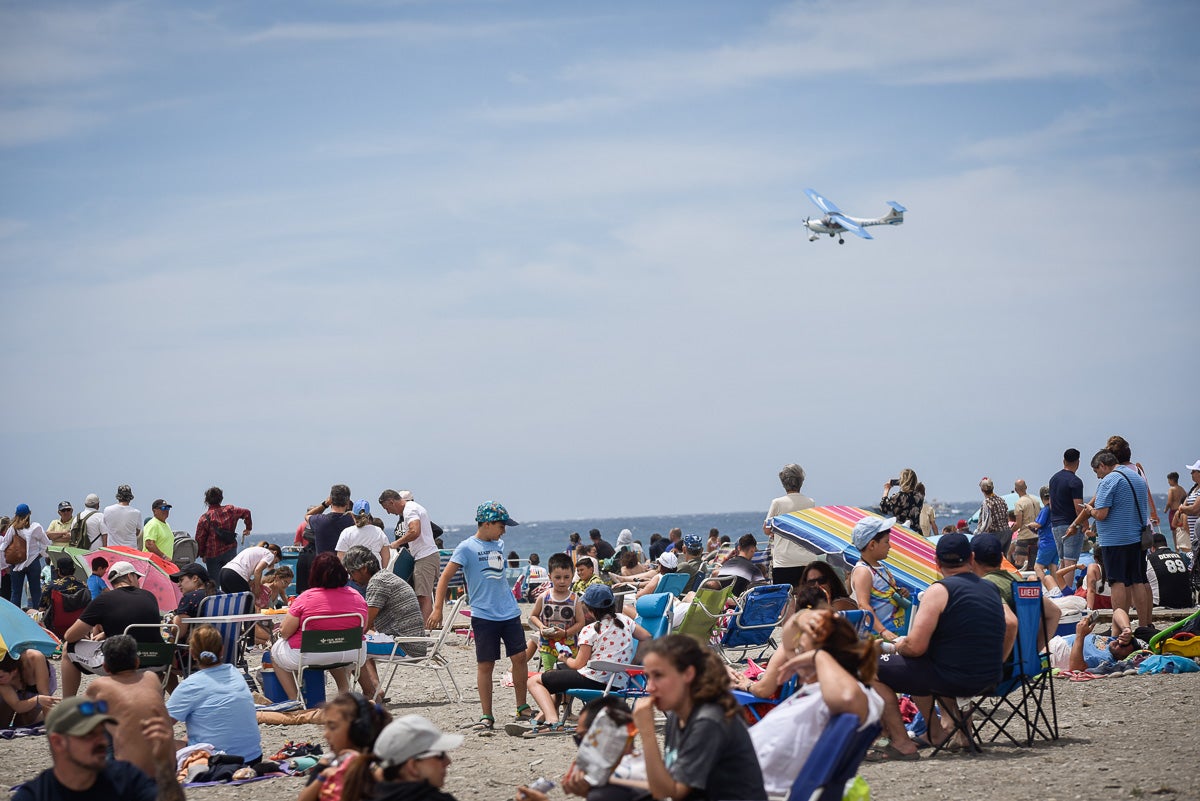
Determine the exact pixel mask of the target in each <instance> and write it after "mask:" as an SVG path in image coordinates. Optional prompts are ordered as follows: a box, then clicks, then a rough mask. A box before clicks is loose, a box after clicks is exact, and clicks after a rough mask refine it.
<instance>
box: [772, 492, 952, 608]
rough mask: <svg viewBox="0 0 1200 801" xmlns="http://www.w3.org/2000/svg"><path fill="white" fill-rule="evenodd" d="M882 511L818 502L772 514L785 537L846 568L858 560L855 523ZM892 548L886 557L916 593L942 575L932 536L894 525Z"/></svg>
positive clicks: (899, 580) (898, 577)
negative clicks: (852, 535)
mask: <svg viewBox="0 0 1200 801" xmlns="http://www.w3.org/2000/svg"><path fill="white" fill-rule="evenodd" d="M864 517H879V515H877V514H874V513H872V512H868V511H867V510H865V509H859V508H857V507H854V506H818V507H816V508H813V509H805V510H804V511H802V512H791V513H789V514H786V515H779V516H777V517H773V518H771V527H772V528H773V529H775V531H776V533H777V534H778V535H780V536H782V537H787V538H788V539H789V540H792V541H793V542H796V543H799V544H800V545H803V546H804V547H805V548H807V549H809V550H810V551H813V552H815V553H822V554H827V555H828V556H829V561H830V562H831V563H832V564H836V565H839V566H841V567H843V568H844V569H846V570H847V571H848V570H849V569H850V568H852V567H854V565H856V564H858V560H859V558H860V557H859V553H858V549H857V548H855V547H854V545H853V544H851V542H850V532H851V531H852V530H853V529H854V524H855V523H857V522H858V521H859V520H862V519H863V518H864ZM891 541H892V550H891V553H889V554H888V557H887V559H884V560H883V561H884V562H885V563H886V564H887V566H888V567H889V568H891V570H892V575H894V576H895V577H896V582H897V583H898V584H899V585H900V586H901V587H905V588H906V589H908V590H909V591H910V592H912V593H913V594H914V595H915V594H916V593H920V592H924V591H925V590H927V589H929V585H930V584H932V583H933V582H935V581H937V580H938V579H940V578H942V574H941V572H940V571H939V570H938V569H937V562H936V560H935V559H934V549H933V545H932V544H931V543H930V542H929V540H927V539H925V538H924V537H923V536H921V535H920V534H918V533H917V532H915V531H913V530H912V529H910V528H905V527H904V526H892V532H891Z"/></svg>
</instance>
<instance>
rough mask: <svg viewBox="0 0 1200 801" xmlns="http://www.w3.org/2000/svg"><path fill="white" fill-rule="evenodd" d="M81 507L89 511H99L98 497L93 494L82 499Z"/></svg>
mask: <svg viewBox="0 0 1200 801" xmlns="http://www.w3.org/2000/svg"><path fill="white" fill-rule="evenodd" d="M83 505H84V506H86V507H88V508H89V509H99V508H100V496H99V495H97V494H96V493H94V492H93V493H90V494H89V495H88V496H87V497H86V498H84V499H83Z"/></svg>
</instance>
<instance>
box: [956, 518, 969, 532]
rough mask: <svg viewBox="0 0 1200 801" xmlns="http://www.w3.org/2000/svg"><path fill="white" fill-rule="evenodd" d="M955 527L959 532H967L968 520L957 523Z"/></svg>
mask: <svg viewBox="0 0 1200 801" xmlns="http://www.w3.org/2000/svg"><path fill="white" fill-rule="evenodd" d="M954 527H955V528H956V529H958V530H959V531H965V530H966V528H967V521H966V520H959V521H958V522H957V523H955V524H954Z"/></svg>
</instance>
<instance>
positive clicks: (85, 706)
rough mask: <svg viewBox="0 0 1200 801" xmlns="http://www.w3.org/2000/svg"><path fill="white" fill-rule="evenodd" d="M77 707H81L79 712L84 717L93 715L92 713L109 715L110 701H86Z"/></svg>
mask: <svg viewBox="0 0 1200 801" xmlns="http://www.w3.org/2000/svg"><path fill="white" fill-rule="evenodd" d="M77 708H78V709H79V714H81V715H83V716H84V717H91V716H92V715H107V714H108V701H84V702H83V703H82V704H80V705H79V706H78V707H77Z"/></svg>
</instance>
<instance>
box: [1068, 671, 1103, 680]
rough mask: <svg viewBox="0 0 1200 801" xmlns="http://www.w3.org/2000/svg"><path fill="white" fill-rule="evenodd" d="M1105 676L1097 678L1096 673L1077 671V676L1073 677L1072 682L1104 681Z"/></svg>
mask: <svg viewBox="0 0 1200 801" xmlns="http://www.w3.org/2000/svg"><path fill="white" fill-rule="evenodd" d="M1102 678H1104V677H1103V676H1097V675H1095V674H1094V673H1088V672H1087V671H1086V670H1077V671H1075V675H1074V676H1072V677H1071V681H1093V680H1094V679H1102Z"/></svg>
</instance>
